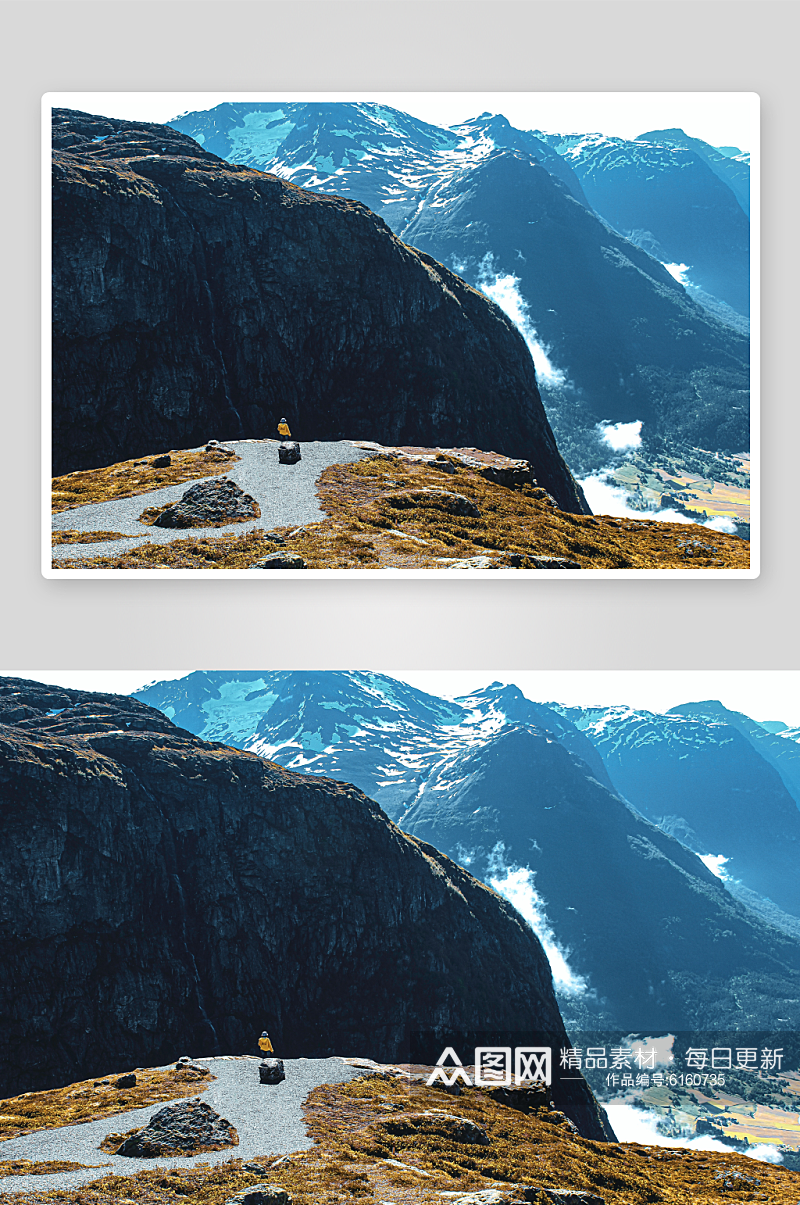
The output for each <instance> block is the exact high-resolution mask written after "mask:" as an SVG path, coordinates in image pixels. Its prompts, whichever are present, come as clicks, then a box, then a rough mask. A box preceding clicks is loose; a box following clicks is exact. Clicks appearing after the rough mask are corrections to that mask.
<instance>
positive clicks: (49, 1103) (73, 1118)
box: [0, 1067, 215, 1141]
mask: <svg viewBox="0 0 800 1205" xmlns="http://www.w3.org/2000/svg"><path fill="white" fill-rule="evenodd" d="M117 1078H119V1076H118V1074H117V1075H106V1076H101V1077H100V1078H99V1079H87V1080H83V1081H82V1082H81V1083H78V1084H68V1085H67V1087H66V1088H51V1089H49V1090H48V1091H46V1092H24V1093H23V1094H22V1096H13V1097H10V1098H9V1099H8V1100H0V1141H4V1140H5V1139H6V1138H16V1137H17V1136H18V1135H20V1134H33V1133H34V1132H35V1131H36V1130H52V1129H55V1128H56V1127H58V1126H68V1125H77V1124H79V1123H80V1122H83V1121H97V1120H98V1119H99V1118H102V1117H110V1116H113V1114H115V1113H122V1112H125V1111H126V1110H127V1109H142V1108H144V1106H145V1105H153V1104H157V1103H158V1102H159V1101H162V1100H179V1099H180V1098H181V1097H183V1096H194V1095H195V1094H196V1093H197V1090H198V1084H199V1085H200V1087H201V1088H202V1087H203V1086H204V1085H205V1084H208V1083H209V1082H210V1080H211V1079H213V1078H215V1077H214V1076H210V1075H209V1074H207V1075H205V1076H203V1075H201V1074H200V1073H199V1072H195V1071H183V1070H181V1071H176V1070H175V1068H174V1067H170V1068H167V1069H166V1070H159V1068H157V1067H150V1068H144V1069H142V1068H140V1067H139V1068H137V1069H136V1087H135V1088H115V1087H114V1080H115V1079H117Z"/></svg>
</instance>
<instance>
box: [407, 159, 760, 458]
mask: <svg viewBox="0 0 800 1205" xmlns="http://www.w3.org/2000/svg"><path fill="white" fill-rule="evenodd" d="M402 237H403V238H404V239H405V240H406V241H408V242H410V243H411V244H413V245H414V246H415V247H419V248H420V249H421V250H423V251H427V252H429V253H430V254H431V255H433V256H435V257H436V259H438V260H440V261H441V262H443V263H445V264H447V265H449V266H451V267H453V268H454V269H455V270H456V271H458V272H459V274H460V275H461V276H463V277H464V279H465V280H467V281H468V282H469V283H470V284H473V285H475V286H476V287H479V286H483V287H484V288H487V289H490V290H492V289H495V290H496V289H498V288H501V289H502V288H506V289H508V288H513V289H515V290H517V291H518V294H519V296H521V297H523V298H524V300H525V303H526V305H527V310H526V311H524V312H525V313H526V314H527V318H528V321H529V324H530V325H531V326H532V327H533V328H535V332H534V333H533V334H531V335H530V341H531V342H532V343H534V345H536V344H538V345H539V347H540V349H541V351H540V356H541V355H542V354H544V356H545V362H542V361H541V360H540V363H539V365H538V376H539V380H540V384H541V385H542V388H543V389H545V390H547V389H549V390H550V393H551V394H552V395H553V396H556V395H561V394H565V395H567V396H568V397H573V398H575V397H576V396H577V398H579V399H584V400H585V404H586V405H588V406H589V407H590V408H591V409H592V411H593V413H594V414H595V417H596V419H598V420H599V419H603V418H613V419H614V421H618V422H631V421H635V420H637V419H639V420H641V421H643V422H644V423H645V424H646V427H647V429H648V430H649V431H651V432H652V433H653V434H657V435H671V436H673V437H674V436H675V435H680V437H681V438H683V439H684V440H685V441H686V442H688V443H691V444H693V445H698V446H702V447H707V448H720V447H725V446H727V447H730V448H737V447H747V446H748V445H749V418H748V406H747V402H746V396H745V395H744V393H743V392H742V391H746V389H747V380H746V373H745V372H744V364H745V361H746V354H747V351H746V347H747V345H746V341H745V340H744V339H741V338H740V337H739V336H736V335H734V334H733V333H732V332H731V331H728V330H727V329H726V328H724V327H722V326H721V325H720V324H719V323H717V322H716V321H715V320H714V319H713V318H712V317H711V316H710V315H709V314H707V313H706V312H705V311H704V310H702V309H700V308H699V307H698V306H696V305H695V304H694V303H693V302H692V301H691V300H690V299H689V298H688V296H687V294H686V291H685V290H684V289H683V288H682V287H681V286H680V285H679V284H678V283H677V281H675V280H674V279H673V278H672V277H671V276H670V274H669V273H668V272H667V270H666V269H665V268H664V267H663V266H662V265H661V264H660V263H658V262H657V260H655V259H653V258H652V257H651V256H650V255H649V254H647V253H645V252H644V251H642V250H640V249H639V248H638V247H636V246H634V245H633V244H632V243H631V242H628V241H626V240H625V239H624V238H621V237H620V236H619V235H617V234H615V233H614V231H613V230H611V229H610V228H609V227H608V226H607V225H606V224H605V222H602V221H600V220H599V219H598V218H597V217H596V216H595V215H594V214H593V213H592V212H591V211H590V210H588V209H586V208H585V207H584V206H582V205H580V204H578V202H577V201H575V199H574V198H573V197H571V196H570V195H569V194H568V193H567V192H566V190H565V189H564V188H563V186H562V185H561V184H560V183H559V182H558V181H557V180H555V178H554V177H553V176H552V175H550V174H549V173H548V172H546V171H545V170H544V169H543V168H542V167H540V166H539V165H538V164H536V163H535V162H534V161H533V160H532V159H531V157H530V156H528V155H523V154H521V153H520V152H518V151H496V152H495V153H494V154H493V155H491V156H490V157H489V158H488V159H486V160H485V161H484V162H483V163H482V164H480V165H479V166H477V167H474V168H472V169H471V170H470V171H469V173H468V174H467V175H465V176H463V175H462V176H458V177H455V178H454V179H452V180H449V181H447V182H446V183H445V184H443V185H442V186H441V187H439V188H437V189H435V190H432V192H431V193H430V194H429V197H428V203H427V204H426V205H425V207H424V208H421V210H420V212H419V213H418V215H417V216H416V217H415V218H414V219H413V220H412V221H411V222H410V223H409V224H408V225H407V226H406V227H405V228H404V230H403V232H402ZM534 355H536V351H535V348H534Z"/></svg>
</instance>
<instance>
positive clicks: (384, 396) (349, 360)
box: [53, 110, 586, 513]
mask: <svg viewBox="0 0 800 1205" xmlns="http://www.w3.org/2000/svg"><path fill="white" fill-rule="evenodd" d="M53 117H54V122H53V154H54V162H53V461H54V464H53V470H54V472H55V473H56V474H58V475H61V474H64V473H67V472H70V471H75V470H80V469H87V468H95V467H98V466H102V465H108V464H110V463H112V462H115V461H122V460H126V459H131V458H135V457H137V456H141V455H144V454H146V453H148V452H149V451H151V450H152V449H153V448H155V447H170V446H172V447H178V448H187V447H191V446H193V445H198V444H201V443H205V442H206V441H207V440H209V439H211V438H212V437H213V438H216V439H232V438H248V437H259V438H261V437H264V436H266V435H270V434H273V433H274V431H275V427H276V425H277V423H278V421H279V419H280V418H281V417H283V416H286V417H287V418H288V420H289V425H290V427H291V430H292V433H293V435H294V436H295V438H298V439H300V440H301V441H307V440H310V439H318V440H319V439H322V440H336V439H340V438H349V439H358V438H362V439H378V440H380V441H383V442H386V443H421V444H425V445H428V446H436V445H444V446H450V445H469V446H477V447H484V448H493V449H495V450H497V451H499V452H505V453H508V454H509V455H511V456H515V457H524V458H525V459H528V460H529V461H530V462H531V464H532V465H533V466H534V472H535V475H536V477H537V480H538V481H539V482H540V483H541V485H542V486H543V487H544V488H545V489H546V490H547V491H548V492H549V493H551V494H552V495H553V497H554V498H556V499H557V501H558V503H559V505H560V506H562V507H563V508H564V509H565V510H569V511H573V512H577V513H581V512H583V511H585V510H586V505H585V502H584V500H583V497H582V494H581V491H580V489H579V487H577V486H576V484H575V482H574V480H573V479H572V477H571V475H570V473H569V470H568V469H567V467H566V465H565V463H564V461H563V460H562V458H561V456H560V454H559V452H558V449H557V447H556V444H555V440H554V438H553V434H552V431H551V429H550V426H549V423H548V421H547V418H546V416H545V412H544V409H543V407H542V403H541V399H540V396H539V392H538V389H537V383H536V375H535V371H534V367H533V362H532V361H531V358H530V354H529V352H528V349H527V347H526V344H525V341H524V339H523V337H522V335H521V334H520V333H519V331H518V330H517V329H516V327H515V326H514V324H513V323H512V322H511V321H510V320H509V319H508V318H507V317H506V315H505V314H504V313H503V312H502V310H501V309H500V308H499V307H498V306H496V305H494V304H493V303H491V302H490V301H488V300H487V299H486V298H485V297H483V296H482V295H481V294H480V293H478V292H477V291H476V290H475V289H473V288H471V287H470V286H469V285H467V284H465V283H464V281H462V280H461V279H460V278H459V277H458V276H456V275H455V274H454V273H453V272H452V271H449V270H448V269H447V268H445V267H443V266H442V265H441V264H439V263H437V262H436V261H435V260H433V259H432V258H431V257H430V255H427V254H425V253H424V252H420V251H416V250H414V249H413V248H411V247H409V246H407V245H406V244H405V243H403V242H401V241H400V240H399V239H398V238H397V237H396V236H395V235H393V234H392V232H391V231H390V230H389V228H388V227H387V226H386V224H385V222H384V221H382V220H381V219H380V218H379V217H377V216H376V215H375V214H373V213H372V212H370V210H368V209H367V208H366V207H365V206H364V205H362V204H361V203H359V202H358V201H354V200H350V199H344V198H341V197H334V196H322V195H320V194H318V193H312V192H308V191H305V190H303V189H301V188H299V187H297V186H296V185H294V184H291V183H288V182H287V181H285V180H280V179H278V178H277V177H275V176H271V175H265V174H264V173H262V172H259V171H256V170H254V169H252V168H249V167H246V166H242V165H232V164H230V163H227V162H226V161H225V160H223V159H220V158H219V157H217V156H216V155H214V154H211V153H209V152H207V151H205V150H203V149H202V148H201V147H200V146H199V144H198V143H197V142H195V141H194V140H193V139H191V138H189V137H188V136H186V135H185V134H180V133H177V132H176V131H175V130H173V129H171V128H170V127H168V126H155V125H146V124H142V123H136V122H126V121H121V120H116V119H113V120H112V119H107V118H104V117H94V116H91V115H88V114H85V113H76V112H72V111H69V110H56V111H55V112H54V115H53Z"/></svg>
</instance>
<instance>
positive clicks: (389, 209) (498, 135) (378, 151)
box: [168, 102, 586, 233]
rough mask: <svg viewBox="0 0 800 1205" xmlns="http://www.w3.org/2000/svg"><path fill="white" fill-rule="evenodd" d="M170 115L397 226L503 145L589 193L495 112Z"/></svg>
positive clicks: (227, 150) (254, 109) (227, 155)
mask: <svg viewBox="0 0 800 1205" xmlns="http://www.w3.org/2000/svg"><path fill="white" fill-rule="evenodd" d="M168 124H169V125H171V126H173V127H174V128H175V129H176V130H180V131H181V132H182V133H185V134H189V135H190V136H191V137H192V138H195V139H196V140H197V141H198V142H199V143H200V144H201V146H202V147H203V149H204V150H207V151H211V152H212V153H213V154H215V155H219V156H220V158H222V159H227V160H229V162H231V163H243V164H245V165H246V166H247V167H255V168H257V169H258V170H259V171H269V172H274V173H275V175H278V176H282V177H283V178H284V179H286V180H291V181H292V183H293V184H299V185H300V187H301V188H310V189H313V190H315V191H318V192H334V193H337V194H338V195H340V196H344V197H354V198H355V199H357V200H359V201H363V202H364V204H365V205H369V207H370V209H371V210H373V212H374V213H378V214H380V215H381V217H383V218H384V219H385V220H386V221H387V222H388V223H389V225H390V226H391V227H392V229H393V230H394V231H395V233H399V232H400V231H401V229H402V227H403V225H404V224H405V223H406V222H407V221H408V220H409V219H410V218H411V217H413V215H414V213H415V212H416V211H417V209H418V208H419V206H420V204H421V203H423V204H424V202H423V201H422V198H423V197H424V196H425V194H426V193H427V191H428V190H429V189H430V188H432V187H436V186H438V185H441V183H442V182H443V181H444V180H446V179H449V178H450V177H452V176H455V175H458V174H459V173H461V172H463V171H465V170H468V169H469V168H470V167H473V166H475V165H476V164H477V163H480V162H482V161H483V160H484V159H485V158H487V156H488V155H490V154H491V153H492V152H493V151H494V150H496V149H497V148H498V147H505V148H509V149H518V150H524V151H527V152H528V153H529V154H531V155H535V156H536V157H537V159H539V161H540V162H541V163H542V164H543V165H544V166H545V167H546V168H547V170H548V171H551V172H553V173H554V174H555V175H557V176H559V178H560V179H562V180H563V181H564V183H565V184H567V187H568V188H569V189H570V191H571V192H572V194H573V196H575V197H577V198H578V200H580V201H583V202H584V203H585V200H586V198H585V197H584V195H583V190H582V189H581V186H580V184H579V183H578V180H577V177H576V176H575V173H574V172H573V171H572V169H571V168H570V166H569V165H568V164H567V163H565V162H564V160H563V159H561V158H560V156H559V155H558V154H557V153H556V152H555V151H553V150H551V149H550V147H549V146H548V145H547V143H546V142H544V141H542V140H541V139H540V138H537V137H536V136H535V135H533V134H531V133H529V132H528V131H524V130H515V129H514V128H513V127H512V126H511V125H510V123H509V122H508V121H507V120H506V118H504V117H500V116H492V115H491V114H489V113H484V114H482V115H481V117H479V118H475V119H473V120H471V121H467V122H464V123H463V124H462V125H459V126H454V127H452V128H445V127H442V126H434V125H430V124H429V123H428V122H425V121H420V120H419V119H418V118H416V117H412V116H411V115H410V114H409V113H403V112H401V111H400V110H399V109H393V108H389V107H388V106H386V105H377V104H369V103H366V104H365V103H359V102H353V103H348V104H344V103H338V104H334V103H332V104H307V103H303V102H289V103H286V104H280V105H266V104H261V103H227V104H222V105H217V107H216V108H214V109H209V110H206V111H202V112H195V113H186V114H184V115H183V116H181V117H177V118H175V119H174V121H171V122H169V123H168Z"/></svg>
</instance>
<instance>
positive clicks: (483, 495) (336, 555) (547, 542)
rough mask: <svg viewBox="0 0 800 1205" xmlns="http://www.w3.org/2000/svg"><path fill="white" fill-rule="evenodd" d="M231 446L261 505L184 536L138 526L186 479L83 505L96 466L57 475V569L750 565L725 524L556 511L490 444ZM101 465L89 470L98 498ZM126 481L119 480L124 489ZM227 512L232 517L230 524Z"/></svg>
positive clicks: (518, 463)
mask: <svg viewBox="0 0 800 1205" xmlns="http://www.w3.org/2000/svg"><path fill="white" fill-rule="evenodd" d="M231 447H232V448H233V449H235V450H236V451H237V452H238V456H239V459H238V463H237V464H236V466H235V467H234V468H232V469H227V471H226V477H225V478H224V479H223V480H226V479H228V478H230V479H231V480H233V481H235V482H236V483H237V484H238V485H240V486H241V487H242V488H243V489H245V490H247V492H248V494H249V495H252V498H253V499H255V500H256V501H255V503H248V506H249V505H258V506H259V509H260V512H261V513H260V517H259V518H258V519H253V518H248V517H247V514H245V515H243V516H242V517H241V521H240V520H239V519H238V518H236V516H235V515H234V516H233V517H230V518H223V519H222V520H221V522H220V523H219V525H217V526H215V527H211V526H202V527H200V526H199V525H198V527H196V528H195V529H194V530H193V531H192V533H191V535H189V534H188V533H187V532H186V530H185V529H181V528H177V527H174V528H167V529H164V528H156V527H149V528H147V527H143V524H146V523H147V522H148V520H149V519H150V518H151V517H152V516H156V517H157V518H158V517H160V514H161V511H162V510H163V508H164V507H166V508H167V509H166V510H165V511H164V514H165V515H169V514H170V513H171V512H172V511H173V510H174V505H175V503H178V504H179V506H182V505H183V504H182V503H179V498H180V497H181V496H182V494H183V491H182V490H181V489H180V488H170V489H163V488H156V489H155V490H154V491H153V492H152V493H149V494H145V495H143V496H141V498H139V500H138V501H137V499H136V496H134V498H133V499H132V500H130V501H128V500H116V499H111V500H104V501H102V502H101V503H100V504H97V505H91V504H89V503H88V497H89V495H90V493H91V478H92V476H93V474H92V473H91V472H83V473H78V474H73V475H68V476H67V477H63V478H61V479H57V480H56V481H55V482H54V494H55V496H57V497H63V496H64V495H65V494H66V493H67V492H68V490H69V488H70V482H71V479H72V478H73V477H75V478H78V479H79V480H80V482H81V489H82V491H83V497H85V498H87V504H85V505H83V506H81V507H80V508H74V509H69V510H66V511H63V510H62V511H61V512H60V513H59V514H58V515H56V516H54V518H53V543H54V549H53V566H54V567H55V568H57V569H62V570H71V569H90V570H91V569H114V570H117V569H138V570H154V569H176V570H196V569H212V570H213V569H225V570H231V569H235V570H257V571H260V570H261V569H264V568H275V567H285V568H293V569H300V570H304V569H311V570H327V569H356V570H379V571H383V570H419V569H427V570H430V569H433V570H443V571H445V572H447V571H453V572H459V573H460V572H463V571H473V572H474V571H486V570H489V571H497V570H505V571H509V570H511V571H514V572H516V571H535V572H538V571H546V572H547V573H552V572H553V571H565V570H566V571H575V570H591V569H627V570H640V569H649V570H663V569H688V570H701V569H712V570H722V569H726V570H738V569H748V568H749V567H750V551H749V547H748V544H747V543H746V542H745V541H744V540H742V539H740V538H739V537H738V536H735V535H732V534H728V533H726V532H719V531H716V530H709V529H705V528H703V527H700V526H695V525H692V524H686V523H677V522H676V523H666V522H661V521H658V520H655V519H647V518H644V517H643V518H642V519H639V518H624V519H617V518H615V517H612V516H608V515H606V516H602V515H575V514H571V513H569V512H566V511H563V510H561V509H560V508H559V506H558V504H557V502H556V500H555V498H554V497H553V496H552V494H550V493H549V492H548V490H546V489H545V488H544V487H543V486H542V484H541V483H540V482H539V481H538V480H537V478H536V477H535V476H534V471H533V467H532V465H531V464H530V462H529V461H524V460H513V459H511V458H509V457H504V456H501V455H499V454H498V453H496V452H483V451H481V450H479V449H477V448H448V449H440V448H439V449H434V448H422V447H409V446H406V447H400V448H393V447H390V448H384V447H381V446H380V445H377V444H375V443H373V442H362V441H356V442H355V443H348V442H347V441H344V442H340V443H336V444H325V443H313V444H304V445H303V447H304V454H303V459H302V460H301V461H300V462H299V463H298V464H295V465H279V463H278V456H277V445H276V444H274V443H272V444H270V443H269V442H267V441H265V442H261V441H257V440H251V441H242V442H237V441H233V442H232V445H231ZM181 455H184V456H185V455H187V453H182V454H181ZM156 459H157V458H156ZM108 471H109V470H108V469H105V470H97V473H96V478H97V480H96V485H97V494H98V497H100V498H103V497H104V494H105V490H106V483H107V473H108ZM210 471H213V470H210ZM220 471H222V470H221V468H220ZM119 474H120V476H119V480H121V481H129V480H130V475H131V470H130V466H129V465H126V464H123V465H121V466H120V468H119ZM144 487H145V483H144V481H142V488H144ZM199 488H200V487H199V486H193V487H192V491H195V490H197V489H199ZM132 489H133V486H132V485H128V486H127V488H126V491H125V492H126V497H127V494H128V492H129V491H130V490H132ZM143 508H144V509H143ZM204 515H205V512H202V513H198V516H197V518H198V524H205V523H206V519H205V517H204ZM234 522H236V523H238V524H239V525H238V526H235V527H228V530H227V531H226V530H225V528H226V526H227V525H228V524H233V523H234ZM81 532H83V533H85V539H83V538H82V536H81ZM143 533H146V534H147V538H146V539H143V538H142V536H143ZM104 537H106V538H104ZM81 543H83V545H84V546H83V547H80V545H81Z"/></svg>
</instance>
